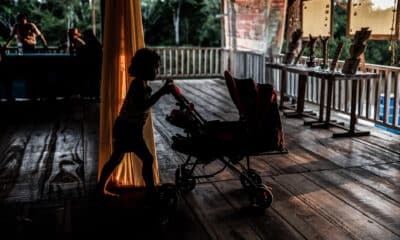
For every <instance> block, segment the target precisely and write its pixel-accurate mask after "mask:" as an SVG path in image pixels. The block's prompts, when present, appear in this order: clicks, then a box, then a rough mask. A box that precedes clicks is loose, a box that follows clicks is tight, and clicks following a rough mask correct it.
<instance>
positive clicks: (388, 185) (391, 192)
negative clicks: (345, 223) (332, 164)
mask: <svg viewBox="0 0 400 240" xmlns="http://www.w3.org/2000/svg"><path fill="white" fill-rule="evenodd" d="M392 165H393V164H388V165H386V164H385V165H379V166H365V167H359V168H352V169H349V170H342V171H343V172H345V173H346V174H347V175H349V176H351V177H352V178H354V179H356V180H357V181H359V182H360V183H362V184H364V185H366V186H368V187H370V188H372V189H374V190H375V191H376V192H379V193H381V194H384V195H385V197H387V198H390V199H391V200H392V201H394V202H397V203H400V192H399V191H398V189H399V187H400V180H399V181H398V182H397V183H398V184H396V183H393V181H391V177H389V176H388V175H387V174H382V173H384V171H382V169H391V170H390V171H393V169H392ZM396 172H397V173H396ZM393 173H394V174H397V175H394V177H395V178H396V177H397V178H398V176H400V171H399V170H397V171H393ZM378 174H381V176H379V175H378Z"/></svg>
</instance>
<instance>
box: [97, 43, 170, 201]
mask: <svg viewBox="0 0 400 240" xmlns="http://www.w3.org/2000/svg"><path fill="white" fill-rule="evenodd" d="M159 64H160V57H159V55H158V54H157V53H156V52H154V51H152V50H150V49H147V48H142V49H139V50H137V51H136V53H135V55H134V56H133V58H132V60H131V65H130V67H129V69H128V73H129V74H130V76H132V77H134V78H135V79H133V80H132V81H131V83H130V86H129V89H128V92H127V94H126V96H125V99H124V102H123V105H122V108H121V110H120V112H119V115H118V117H117V119H116V120H115V123H114V126H113V133H112V136H113V148H114V149H113V152H112V154H111V156H110V159H109V160H108V162H107V163H106V164H105V165H104V167H103V169H102V171H101V175H100V179H99V183H98V193H99V194H101V195H102V194H105V193H107V192H108V191H107V190H106V185H107V182H108V179H109V177H110V176H111V174H112V172H113V171H114V169H115V168H116V167H117V166H118V165H119V164H120V163H121V161H122V159H123V156H124V154H125V153H127V152H134V153H135V154H136V155H137V156H138V157H139V158H140V159H141V160H142V162H143V168H142V176H143V179H144V182H145V184H146V189H147V191H146V192H147V196H148V197H149V198H148V200H149V201H151V200H152V199H153V200H154V198H153V197H155V195H154V194H156V186H155V184H154V176H153V162H154V157H153V155H152V154H151V152H150V150H149V149H148V147H147V145H146V142H145V140H144V136H143V128H144V125H145V123H146V121H147V118H148V117H149V114H150V107H151V106H152V105H153V104H155V103H156V102H157V101H158V100H159V99H160V98H161V97H162V96H163V95H165V94H167V93H170V87H171V84H172V80H167V81H166V82H165V84H164V85H163V86H162V87H161V88H160V89H159V90H158V91H157V92H155V93H154V94H151V92H152V89H151V88H150V86H149V85H148V83H147V82H148V81H152V80H154V79H155V77H156V75H157V73H158V68H159ZM108 193H109V194H111V195H115V194H113V193H110V192H108Z"/></svg>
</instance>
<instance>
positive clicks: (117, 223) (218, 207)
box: [0, 79, 400, 240]
mask: <svg viewBox="0 0 400 240" xmlns="http://www.w3.org/2000/svg"><path fill="white" fill-rule="evenodd" d="M175 83H176V85H177V86H178V87H179V88H180V89H181V91H182V92H183V94H184V95H185V97H187V99H188V100H189V101H190V102H192V103H193V104H194V106H195V109H196V110H197V111H199V113H200V114H201V115H202V116H203V117H204V118H205V119H206V120H237V119H238V117H239V116H238V111H237V109H236V108H235V106H234V104H233V102H232V100H231V99H230V96H229V93H228V91H227V88H226V86H225V82H224V81H223V80H220V79H202V80H175ZM161 85H162V82H161V81H154V82H151V86H152V88H153V91H155V90H156V89H157V88H158V87H160V86H161ZM306 107H307V106H306ZM0 108H1V111H2V118H0V224H1V226H2V230H3V229H4V232H5V233H10V234H13V235H16V236H17V235H18V236H24V237H28V236H29V237H31V236H33V234H37V235H38V236H45V235H49V236H51V237H54V238H57V237H60V238H61V237H66V236H68V237H70V238H72V237H79V236H81V235H82V234H83V233H92V234H95V233H99V232H101V233H104V234H114V236H122V235H124V234H130V236H133V237H134V238H135V239H140V238H146V237H155V238H158V239H175V240H176V239H199V240H200V239H207V240H208V239H363V240H364V239H400V231H399V229H400V217H399V216H400V200H399V199H400V191H399V190H400V137H399V136H396V135H388V134H386V133H384V132H382V131H381V130H377V129H371V135H370V136H366V137H359V138H332V137H331V136H332V133H333V132H340V131H343V130H342V129H339V128H337V129H336V128H330V129H313V128H309V127H308V126H304V125H303V120H302V119H295V118H285V117H283V116H282V123H283V129H284V134H285V143H286V146H287V148H288V151H289V152H288V153H287V154H276V155H261V156H251V157H250V164H251V167H252V168H253V169H255V170H256V171H257V172H259V174H260V176H261V177H262V180H263V183H264V184H266V185H268V186H271V187H272V192H273V194H274V201H273V203H272V205H271V207H270V208H268V209H265V210H264V211H255V209H253V208H252V207H251V201H250V198H249V193H248V192H247V191H246V190H245V189H244V188H243V187H242V185H241V183H240V181H239V175H238V174H237V173H236V172H235V171H232V170H231V169H229V168H227V169H226V170H224V171H223V172H221V173H220V174H218V175H216V176H214V177H209V178H205V179H199V180H198V181H197V184H196V187H195V189H194V190H193V191H191V192H189V193H187V194H181V195H180V196H179V201H178V205H177V208H176V210H175V212H174V214H173V217H172V218H171V219H170V222H169V223H168V224H167V225H158V224H153V223H155V222H157V214H155V213H154V212H148V211H147V210H146V209H145V208H143V194H142V193H141V192H140V190H139V191H138V189H125V190H124V191H123V192H122V193H123V195H122V198H121V199H120V200H119V201H115V200H107V201H106V203H104V202H102V201H99V200H98V199H97V198H95V195H94V190H95V186H96V181H97V171H98V169H97V166H98V162H97V159H98V142H99V139H98V128H99V119H98V117H99V103H97V102H89V101H83V100H74V99H71V100H66V101H54V102H46V101H38V102H15V103H12V104H8V103H4V102H0ZM174 108H175V100H174V99H173V97H172V96H171V95H166V96H163V97H162V98H161V100H160V101H159V102H157V103H156V104H155V105H154V106H153V107H152V112H153V122H154V130H155V141H156V149H157V157H158V162H159V169H160V176H161V181H162V183H174V181H175V170H176V169H177V168H178V167H179V165H181V164H182V163H184V162H185V160H186V158H187V156H186V155H185V154H182V153H179V152H177V151H174V150H173V149H172V148H171V144H172V139H171V138H172V136H173V135H175V134H178V133H179V134H183V131H182V129H180V128H178V127H175V126H173V125H171V124H170V123H168V122H167V121H166V120H165V118H166V116H167V115H168V114H169V113H170V111H171V110H172V109H174ZM3 113H4V114H3ZM266 137H267V136H266ZM204 150H205V151H206V150H207V149H204ZM242 163H245V159H242ZM221 166H223V164H222V162H220V161H213V162H211V163H210V164H208V165H206V166H199V167H197V168H196V169H195V174H197V175H202V174H208V173H211V172H213V171H215V170H216V169H218V168H220V167H221ZM132 224H133V225H135V226H136V227H132V226H133V225H132Z"/></svg>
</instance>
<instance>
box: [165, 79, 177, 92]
mask: <svg viewBox="0 0 400 240" xmlns="http://www.w3.org/2000/svg"><path fill="white" fill-rule="evenodd" d="M173 87H174V80H172V79H170V78H167V79H166V80H165V83H164V86H163V90H164V91H165V93H170V92H171V90H172V88H173Z"/></svg>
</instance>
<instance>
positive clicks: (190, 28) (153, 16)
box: [141, 0, 221, 47]
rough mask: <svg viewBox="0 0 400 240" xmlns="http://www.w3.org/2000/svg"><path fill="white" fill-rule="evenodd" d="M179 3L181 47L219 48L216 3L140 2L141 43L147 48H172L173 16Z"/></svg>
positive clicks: (183, 0) (198, 0)
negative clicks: (142, 34) (142, 31)
mask: <svg viewBox="0 0 400 240" xmlns="http://www.w3.org/2000/svg"><path fill="white" fill-rule="evenodd" d="M179 2H180V3H181V10H180V21H179V36H180V45H181V46H207V47H219V46H221V19H220V18H217V17H216V15H217V14H219V13H220V1H219V0H142V1H141V4H142V17H143V26H144V33H145V42H146V44H148V45H151V46H175V32H174V22H173V21H174V13H176V12H177V8H178V4H179Z"/></svg>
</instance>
